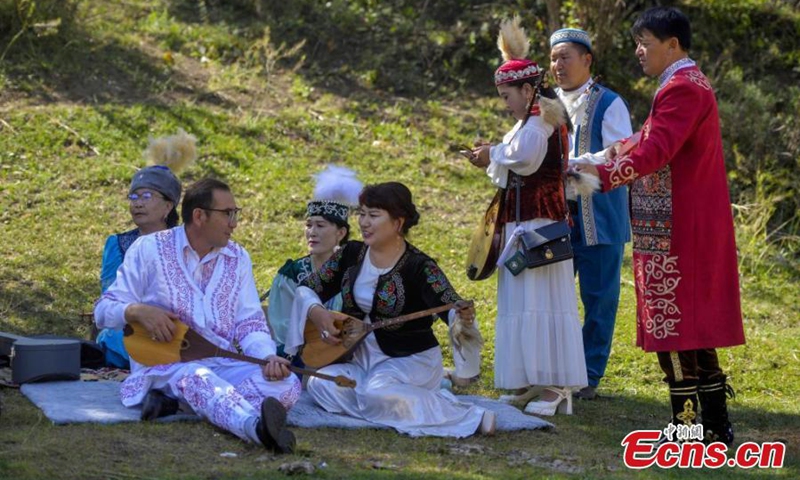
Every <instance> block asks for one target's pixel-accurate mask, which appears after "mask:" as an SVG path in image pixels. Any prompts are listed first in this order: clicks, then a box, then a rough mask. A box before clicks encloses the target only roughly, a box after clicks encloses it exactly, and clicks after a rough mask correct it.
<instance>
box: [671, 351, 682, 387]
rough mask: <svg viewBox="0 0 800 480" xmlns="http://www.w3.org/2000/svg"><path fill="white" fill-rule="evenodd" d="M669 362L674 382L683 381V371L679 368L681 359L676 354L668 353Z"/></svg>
mask: <svg viewBox="0 0 800 480" xmlns="http://www.w3.org/2000/svg"><path fill="white" fill-rule="evenodd" d="M669 360H670V361H671V362H672V370H673V372H674V373H675V381H676V382H682V381H683V369H682V368H681V359H680V357H679V356H678V352H669Z"/></svg>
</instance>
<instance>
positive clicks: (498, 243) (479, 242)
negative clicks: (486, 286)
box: [467, 189, 505, 281]
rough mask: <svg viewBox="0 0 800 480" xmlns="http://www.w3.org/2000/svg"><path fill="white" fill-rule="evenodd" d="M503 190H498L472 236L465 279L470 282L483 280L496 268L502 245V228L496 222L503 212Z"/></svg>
mask: <svg viewBox="0 0 800 480" xmlns="http://www.w3.org/2000/svg"><path fill="white" fill-rule="evenodd" d="M504 198H505V190H503V189H498V190H497V193H495V196H494V198H492V201H491V203H490V204H489V208H487V209H486V213H484V215H483V219H482V220H481V222H480V224H479V225H478V228H476V229H475V232H474V233H473V234H472V242H471V243H470V246H469V252H468V254H467V277H468V278H469V279H470V280H475V281H477V280H485V279H487V278H489V277H491V276H492V274H493V273H494V271H495V269H496V268H497V259H498V257H499V256H500V250H501V248H502V243H503V226H502V225H501V224H500V223H499V222H498V219H499V218H500V213H501V212H502V210H503V201H504Z"/></svg>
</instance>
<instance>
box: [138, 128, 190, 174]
mask: <svg viewBox="0 0 800 480" xmlns="http://www.w3.org/2000/svg"><path fill="white" fill-rule="evenodd" d="M196 144H197V138H195V136H194V135H189V134H188V133H186V132H185V131H184V130H183V129H182V128H179V129H178V133H176V134H175V135H169V136H166V137H159V138H151V139H150V144H149V145H148V146H147V149H146V150H145V151H144V157H145V158H146V159H147V160H148V161H149V162H150V163H151V164H153V165H164V166H165V167H169V169H170V170H172V172H173V173H178V172H179V171H181V170H182V169H183V168H185V167H186V166H187V165H189V164H190V163H192V162H194V160H195V158H197V147H196Z"/></svg>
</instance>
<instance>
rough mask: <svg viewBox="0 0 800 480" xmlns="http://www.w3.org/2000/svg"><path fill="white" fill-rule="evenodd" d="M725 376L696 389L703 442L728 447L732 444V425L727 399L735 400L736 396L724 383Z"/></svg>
mask: <svg viewBox="0 0 800 480" xmlns="http://www.w3.org/2000/svg"><path fill="white" fill-rule="evenodd" d="M725 378H726V377H725V376H724V375H723V376H722V378H721V379H720V378H716V379H714V380H713V381H712V382H713V383H703V384H701V385H700V387H699V389H698V395H699V397H700V407H701V408H702V415H703V419H702V423H703V432H704V435H705V442H706V443H712V442H722V443H724V444H726V445H728V446H730V445H731V443H733V425H731V422H730V421H729V420H728V401H727V397H730V398H735V397H736V394H735V393H734V391H733V388H731V386H730V385H728V384H727V383H725Z"/></svg>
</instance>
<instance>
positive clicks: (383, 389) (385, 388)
mask: <svg viewBox="0 0 800 480" xmlns="http://www.w3.org/2000/svg"><path fill="white" fill-rule="evenodd" d="M320 372H322V373H326V374H328V375H345V376H347V377H350V378H352V379H353V380H355V381H356V383H357V386H356V388H345V387H338V386H336V384H335V383H333V382H329V381H326V380H321V379H319V378H316V377H310V378H309V379H308V386H307V388H308V392H309V393H310V394H311V397H312V398H313V399H314V401H316V402H317V403H318V404H319V405H320V406H321V407H322V408H324V409H325V410H327V411H328V412H334V413H342V414H345V415H350V416H352V417H356V418H361V419H364V420H368V421H370V422H373V423H377V424H380V425H386V426H389V427H392V428H394V429H396V430H398V431H399V432H402V433H406V434H408V435H410V436H412V437H420V436H436V437H457V438H462V437H468V436H470V435H472V434H474V433H475V431H476V430H477V429H478V426H479V425H480V423H481V419H482V418H483V412H484V409H483V408H481V407H478V406H475V405H471V404H466V403H461V402H459V401H458V400H457V399H456V398H455V397H454V396H453V395H452V394H451V393H450V392H447V391H444V390H441V389H440V388H439V386H440V383H441V381H442V376H443V369H442V351H441V349H440V348H439V347H438V346H437V347H433V348H430V349H428V350H425V351H424V352H420V353H417V354H414V355H410V356H408V357H390V356H387V355H386V354H384V353H383V351H382V350H381V349H380V347H379V346H378V342H377V340H376V339H375V334H373V333H370V334H369V336H367V338H366V339H365V340H364V341H363V342H362V343H361V345H359V346H358V348H357V349H356V351H355V355H354V357H353V359H352V360H351V361H350V362H348V363H344V364H337V365H329V366H327V367H325V368H323V369H321V370H320Z"/></svg>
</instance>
